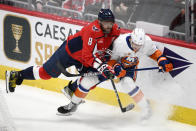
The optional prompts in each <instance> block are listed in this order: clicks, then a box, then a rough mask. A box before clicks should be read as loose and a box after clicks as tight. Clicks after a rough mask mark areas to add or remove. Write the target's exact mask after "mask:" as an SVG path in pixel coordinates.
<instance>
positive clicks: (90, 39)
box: [88, 37, 93, 45]
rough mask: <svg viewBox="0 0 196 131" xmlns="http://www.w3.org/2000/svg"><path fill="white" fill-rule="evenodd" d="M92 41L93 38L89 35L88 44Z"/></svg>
mask: <svg viewBox="0 0 196 131" xmlns="http://www.w3.org/2000/svg"><path fill="white" fill-rule="evenodd" d="M92 42H93V38H91V37H90V38H89V39H88V45H92Z"/></svg>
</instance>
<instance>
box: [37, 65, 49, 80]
mask: <svg viewBox="0 0 196 131" xmlns="http://www.w3.org/2000/svg"><path fill="white" fill-rule="evenodd" d="M33 74H34V77H35V79H43V80H48V79H50V78H51V76H50V75H49V74H48V73H47V72H46V71H45V70H44V68H43V66H41V67H39V66H34V67H33Z"/></svg>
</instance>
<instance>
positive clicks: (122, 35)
mask: <svg viewBox="0 0 196 131" xmlns="http://www.w3.org/2000/svg"><path fill="white" fill-rule="evenodd" d="M127 37H131V33H124V34H120V35H119V36H118V38H117V39H116V40H115V41H123V40H126V39H127Z"/></svg>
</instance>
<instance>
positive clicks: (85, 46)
mask: <svg viewBox="0 0 196 131" xmlns="http://www.w3.org/2000/svg"><path fill="white" fill-rule="evenodd" d="M119 35H120V28H119V27H118V25H117V24H114V25H113V27H112V31H111V32H110V33H109V34H104V33H103V31H102V30H101V27H100V24H99V21H98V20H95V21H94V22H92V23H90V24H89V25H87V26H85V27H83V28H82V29H81V31H79V32H77V33H76V34H74V35H71V36H69V37H68V39H67V44H66V51H67V52H68V54H69V55H70V56H71V57H72V58H74V59H75V60H78V61H79V62H81V63H82V64H83V65H84V66H85V67H92V66H93V62H94V60H95V55H94V54H95V53H96V52H97V51H104V50H106V49H108V48H109V47H111V45H112V43H113V41H114V40H115V39H116V38H117V37H118V36H119Z"/></svg>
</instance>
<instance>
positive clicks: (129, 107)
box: [110, 79, 135, 113]
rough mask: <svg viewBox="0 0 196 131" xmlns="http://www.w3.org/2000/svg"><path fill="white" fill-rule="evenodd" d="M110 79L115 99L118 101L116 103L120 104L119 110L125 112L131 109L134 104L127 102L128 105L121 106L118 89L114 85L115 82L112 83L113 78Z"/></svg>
mask: <svg viewBox="0 0 196 131" xmlns="http://www.w3.org/2000/svg"><path fill="white" fill-rule="evenodd" d="M110 81H111V83H112V87H113V89H114V92H115V94H116V98H117V101H118V104H119V106H120V109H121V111H122V112H123V113H124V112H126V111H129V110H132V109H133V108H134V107H135V106H134V104H129V105H128V106H126V107H124V108H123V107H122V103H121V101H120V97H119V95H118V91H117V89H116V86H115V84H114V80H113V79H110Z"/></svg>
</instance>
